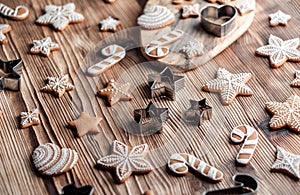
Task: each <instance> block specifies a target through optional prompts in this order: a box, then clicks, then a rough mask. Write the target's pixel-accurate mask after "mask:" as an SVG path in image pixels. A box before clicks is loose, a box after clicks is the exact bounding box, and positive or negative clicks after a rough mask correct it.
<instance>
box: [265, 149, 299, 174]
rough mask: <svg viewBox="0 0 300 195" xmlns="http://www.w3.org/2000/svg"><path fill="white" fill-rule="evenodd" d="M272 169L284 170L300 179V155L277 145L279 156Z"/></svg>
mask: <svg viewBox="0 0 300 195" xmlns="http://www.w3.org/2000/svg"><path fill="white" fill-rule="evenodd" d="M271 171H278V172H283V173H286V174H288V175H290V176H291V177H293V178H295V179H296V180H300V155H296V154H293V153H290V152H287V151H285V150H284V149H283V148H281V147H279V146H277V158H276V160H275V162H274V164H273V165H272V168H271Z"/></svg>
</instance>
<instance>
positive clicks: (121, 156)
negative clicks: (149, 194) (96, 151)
mask: <svg viewBox="0 0 300 195" xmlns="http://www.w3.org/2000/svg"><path fill="white" fill-rule="evenodd" d="M147 152H148V145H147V144H142V145H138V146H134V147H133V148H131V147H129V146H127V145H125V144H123V143H122V142H119V141H117V140H115V141H114V142H113V147H112V154H111V155H108V156H104V157H102V158H100V159H99V160H98V161H97V164H98V165H99V166H100V167H101V168H103V169H113V170H115V179H116V181H117V182H118V183H124V182H125V181H126V180H127V179H128V178H129V177H130V175H131V174H132V173H137V174H145V173H149V172H151V171H152V169H153V168H152V166H151V165H150V163H149V162H148V161H147V160H146V159H145V155H146V154H147Z"/></svg>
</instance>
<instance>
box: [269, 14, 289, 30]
mask: <svg viewBox="0 0 300 195" xmlns="http://www.w3.org/2000/svg"><path fill="white" fill-rule="evenodd" d="M291 18H292V17H291V16H290V15H288V14H286V13H283V12H282V11H280V10H278V11H277V12H275V13H273V14H270V15H269V19H270V26H278V25H283V26H287V25H288V21H289V20H290V19H291Z"/></svg>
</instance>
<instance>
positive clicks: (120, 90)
mask: <svg viewBox="0 0 300 195" xmlns="http://www.w3.org/2000/svg"><path fill="white" fill-rule="evenodd" d="M129 89H130V84H129V83H125V84H122V85H121V84H119V83H118V82H116V81H115V80H113V79H112V80H110V81H109V82H108V84H107V87H106V88H104V89H100V90H99V91H98V94H99V96H101V97H106V98H107V101H108V103H109V105H110V106H113V105H114V104H116V103H117V102H119V101H130V100H132V96H131V95H130V94H129V93H128V91H129Z"/></svg>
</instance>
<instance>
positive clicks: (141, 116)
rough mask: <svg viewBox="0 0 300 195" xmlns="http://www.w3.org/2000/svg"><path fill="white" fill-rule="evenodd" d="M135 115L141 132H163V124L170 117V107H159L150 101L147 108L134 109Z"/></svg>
mask: <svg viewBox="0 0 300 195" xmlns="http://www.w3.org/2000/svg"><path fill="white" fill-rule="evenodd" d="M133 115H134V120H135V122H137V123H138V125H139V130H140V133H143V134H151V133H157V132H159V133H161V132H162V130H163V124H164V123H165V122H166V121H167V120H168V119H169V109H168V108H157V107H156V105H155V104H154V103H153V102H152V101H150V102H149V104H148V105H147V107H146V108H145V109H144V108H142V109H136V110H134V112H133Z"/></svg>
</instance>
